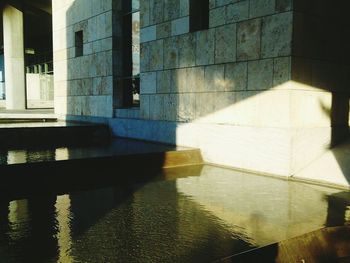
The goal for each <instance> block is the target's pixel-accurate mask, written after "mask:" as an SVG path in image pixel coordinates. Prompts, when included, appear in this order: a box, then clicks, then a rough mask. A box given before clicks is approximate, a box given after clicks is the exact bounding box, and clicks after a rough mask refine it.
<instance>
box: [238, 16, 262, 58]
mask: <svg viewBox="0 0 350 263" xmlns="http://www.w3.org/2000/svg"><path fill="white" fill-rule="evenodd" d="M260 36H261V19H254V20H248V21H244V22H241V23H239V24H238V29H237V60H251V59H259V58H260Z"/></svg>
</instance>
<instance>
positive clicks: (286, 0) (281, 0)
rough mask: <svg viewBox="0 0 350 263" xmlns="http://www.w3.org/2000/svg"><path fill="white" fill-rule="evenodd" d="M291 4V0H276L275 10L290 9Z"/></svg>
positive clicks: (283, 10) (284, 10)
mask: <svg viewBox="0 0 350 263" xmlns="http://www.w3.org/2000/svg"><path fill="white" fill-rule="evenodd" d="M292 6H293V3H292V0H276V12H286V11H290V10H291V9H292Z"/></svg>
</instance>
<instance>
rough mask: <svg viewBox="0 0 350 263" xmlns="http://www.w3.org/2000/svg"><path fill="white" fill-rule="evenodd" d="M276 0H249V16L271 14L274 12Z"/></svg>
mask: <svg viewBox="0 0 350 263" xmlns="http://www.w3.org/2000/svg"><path fill="white" fill-rule="evenodd" d="M275 1H276V0H250V8H249V17H250V18H254V17H260V16H267V15H271V14H273V13H274V12H275Z"/></svg>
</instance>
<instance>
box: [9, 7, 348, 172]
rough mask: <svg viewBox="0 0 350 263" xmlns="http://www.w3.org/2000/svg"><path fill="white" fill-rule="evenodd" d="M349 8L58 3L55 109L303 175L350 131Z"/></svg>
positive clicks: (230, 160)
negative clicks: (305, 169) (137, 27)
mask: <svg viewBox="0 0 350 263" xmlns="http://www.w3.org/2000/svg"><path fill="white" fill-rule="evenodd" d="M10 2H12V1H10ZM22 2H25V1H22ZM43 2H45V1H43V0H41V1H39V0H36V1H33V3H36V4H34V6H35V7H37V6H40V4H42V3H43ZM233 2H234V3H233ZM122 3H123V4H122ZM343 5H344V6H343ZM32 8H34V7H32ZM4 10H6V7H5V9H4ZM345 10H346V8H345V4H337V5H334V4H331V3H329V1H328V2H327V1H312V0H287V1H277V0H276V1H268V0H242V1H238V2H237V1H209V0H206V1H204V0H203V1H199V0H183V1H179V0H169V1H163V0H154V1H149V0H143V1H131V0H129V1H117V0H99V1H95V0H94V1H87V0H66V1H61V0H52V17H53V40H54V41H53V60H54V68H55V75H54V86H55V87H54V89H55V94H54V106H55V112H56V113H57V114H58V115H59V116H61V117H62V118H67V119H74V120H88V121H104V122H107V123H108V124H109V125H110V126H111V127H112V128H113V131H114V133H115V135H117V136H124V137H133V138H138V139H146V140H153V141H160V142H167V143H177V144H180V145H187V146H193V147H199V148H201V149H202V152H203V155H204V158H205V159H206V160H207V161H210V162H214V163H219V164H223V165H229V166H234V167H239V168H243V169H249V170H254V171H260V172H264V173H270V174H278V175H283V176H291V175H294V174H296V173H297V172H298V171H300V170H301V169H303V168H304V167H305V166H307V165H308V164H309V163H310V162H311V161H312V160H314V159H315V158H316V157H317V156H319V155H321V154H322V153H323V152H324V151H325V150H326V149H327V148H328V147H329V146H330V145H331V144H332V143H336V142H338V141H339V140H340V139H341V138H342V137H343V136H344V134H346V132H347V128H348V111H349V106H348V97H349V94H348V89H347V84H348V82H349V79H348V78H349V77H348V76H350V74H348V73H349V62H348V61H350V60H349V52H348V48H347V46H348V43H347V39H341V38H340V37H339V36H343V35H346V34H347V33H346V31H345V28H346V26H345V25H347V24H348V21H347V20H346V17H347V16H346V14H345ZM4 14H6V12H4ZM4 18H6V16H5V15H4ZM4 21H5V20H4ZM138 21H139V23H140V36H138V34H137V32H138V31H137V30H133V29H135V24H137V23H138ZM5 25H6V23H4V33H5V36H6V35H11V33H10V32H9V31H6V26H5ZM33 30H34V29H33ZM34 31H35V30H34ZM6 39H7V38H6V37H5V40H6ZM138 41H140V55H138V54H137V52H134V53H133V52H132V51H133V50H134V51H135V50H136V48H135V47H138V45H139V43H138ZM5 44H6V41H5ZM19 49H20V48H19ZM5 57H6V45H5ZM5 61H6V60H5ZM139 71H140V72H139ZM5 72H6V63H5ZM10 75H11V74H10ZM10 75H6V76H10ZM19 75H21V74H19ZM8 78H10V77H7V79H6V81H11V78H10V79H8ZM18 81H19V80H18ZM7 86H8V85H7ZM10 86H11V85H10ZM10 89H11V88H10ZM139 89H140V94H137V93H138V90H139ZM8 92H9V94H11V92H10V91H8ZM9 99H11V96H10V98H9ZM138 100H139V101H138Z"/></svg>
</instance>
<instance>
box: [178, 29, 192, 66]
mask: <svg viewBox="0 0 350 263" xmlns="http://www.w3.org/2000/svg"><path fill="white" fill-rule="evenodd" d="M178 40H179V47H180V49H179V67H192V66H194V65H195V64H196V38H195V35H194V34H186V35H182V36H179V38H178Z"/></svg>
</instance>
